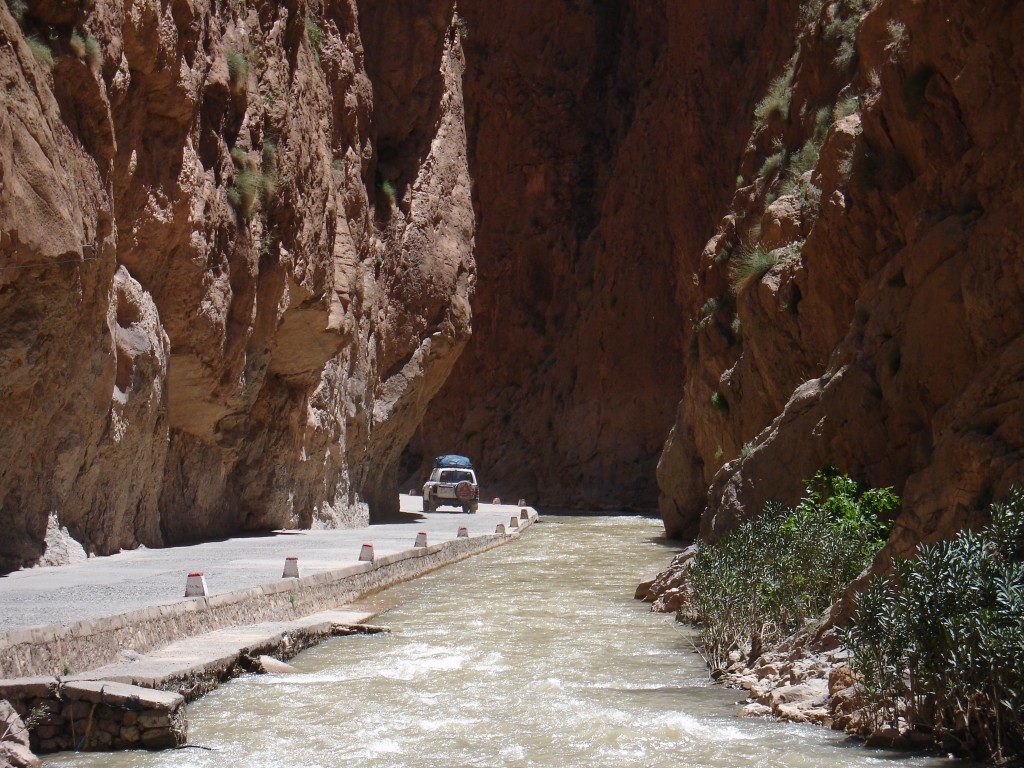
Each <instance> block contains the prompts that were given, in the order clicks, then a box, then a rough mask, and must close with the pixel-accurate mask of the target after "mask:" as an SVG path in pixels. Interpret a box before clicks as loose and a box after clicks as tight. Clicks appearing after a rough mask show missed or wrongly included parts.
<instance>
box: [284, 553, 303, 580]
mask: <svg viewBox="0 0 1024 768" xmlns="http://www.w3.org/2000/svg"><path fill="white" fill-rule="evenodd" d="M281 578H282V579H297V578H299V558H297V557H286V558H285V559H284V573H282V574H281Z"/></svg>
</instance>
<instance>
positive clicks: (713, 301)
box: [693, 296, 720, 331]
mask: <svg viewBox="0 0 1024 768" xmlns="http://www.w3.org/2000/svg"><path fill="white" fill-rule="evenodd" d="M719 309H720V302H719V301H718V298H717V297H715V296H712V297H711V298H709V299H708V300H707V301H705V302H704V303H703V304H702V305H701V308H700V312H699V313H698V314H697V317H696V318H695V319H694V320H693V328H694V330H697V331H702V330H704V329H705V328H707V326H708V323H710V322H711V318H712V317H714V315H715V313H716V312H717V311H718V310H719Z"/></svg>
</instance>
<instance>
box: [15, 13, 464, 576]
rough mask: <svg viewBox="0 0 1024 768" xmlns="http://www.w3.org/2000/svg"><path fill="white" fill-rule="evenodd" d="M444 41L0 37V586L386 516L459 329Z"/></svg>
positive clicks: (451, 113)
mask: <svg viewBox="0 0 1024 768" xmlns="http://www.w3.org/2000/svg"><path fill="white" fill-rule="evenodd" d="M453 12H454V3H453V2H452V0H422V1H421V2H416V3H413V4H409V3H398V2H373V3H362V4H357V3H355V2H344V1H342V0H338V1H336V2H328V3H326V4H324V5H317V4H306V3H304V2H298V1H297V0H296V1H293V2H286V3H269V2H267V3H223V4H222V3H216V2H214V3H210V2H202V1H201V0H195V1H190V0H175V1H174V2H171V3H159V2H136V3H132V4H121V3H119V2H109V3H103V4H91V3H90V4H84V5H83V6H82V7H80V8H79V7H78V6H77V5H68V4H63V3H54V2H46V0H33V2H29V3H27V5H26V4H24V3H8V4H7V5H6V6H3V7H0V36H2V38H3V43H4V44H3V46H2V47H0V85H2V87H3V88H4V93H3V96H2V99H3V102H4V109H3V110H0V227H2V229H0V251H2V254H3V260H2V262H0V267H2V269H0V434H2V435H3V437H2V439H0V523H2V525H3V527H4V528H5V529H6V530H7V531H8V535H7V536H6V537H5V540H4V544H3V546H2V550H0V570H2V571H7V570H10V569H13V568H17V567H19V566H21V565H23V564H27V563H31V562H33V561H34V560H35V559H36V558H38V557H39V556H40V554H41V553H42V551H43V548H44V541H43V537H44V534H45V531H46V527H47V520H48V517H50V516H51V515H52V514H54V513H55V514H56V516H57V518H58V520H59V522H60V523H61V524H63V525H66V526H67V527H68V529H69V531H70V533H71V534H72V536H74V537H75V538H77V539H79V540H80V541H81V542H82V543H83V544H84V545H85V546H86V549H87V550H89V551H94V552H97V553H106V552H112V551H116V550H117V549H118V548H121V547H130V546H135V545H137V544H139V543H143V544H146V545H159V544H167V543H173V542H178V541H184V540H194V539H199V538H203V537H210V536H216V535H223V534H226V533H230V532H233V531H237V530H240V529H256V528H268V527H278V526H309V525H347V524H358V523H361V522H365V521H366V519H367V514H368V508H369V509H370V510H377V509H379V510H386V509H388V508H389V507H391V506H396V505H397V496H396V494H395V472H396V468H397V461H398V456H399V453H400V451H401V449H402V447H403V446H404V445H405V443H406V442H407V440H408V438H409V436H410V435H411V433H412V431H413V429H414V428H415V425H416V424H417V422H418V421H419V419H420V417H421V415H422V413H423V411H424V409H425V406H426V403H427V402H428V401H429V399H430V397H431V396H432V395H433V393H434V392H435V391H436V390H437V389H438V387H439V386H440V385H441V383H442V382H443V380H444V378H445V377H446V376H447V374H448V372H449V370H450V368H451V366H452V364H453V362H454V360H455V358H456V357H457V355H458V353H459V352H460V350H461V348H462V346H463V345H464V344H465V342H466V339H467V338H468V335H469V327H470V308H469V301H470V298H471V296H472V292H473V287H474V282H475V266H474V262H473V259H472V238H473V215H472V210H471V204H470V197H469V178H468V172H467V166H466V155H465V132H464V127H463V126H464V117H463V112H462V96H461V72H462V69H463V64H462V53H461V48H460V41H459V37H458V35H457V34H456V33H455V31H454V30H453V28H452V21H453ZM28 36H31V37H34V38H35V40H34V41H33V42H32V44H31V45H30V44H29V42H28V41H27V39H26V38H27V37H28ZM396 36H399V37H401V42H402V45H400V46H395V45H394V43H395V37H396Z"/></svg>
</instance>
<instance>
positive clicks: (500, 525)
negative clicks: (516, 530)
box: [494, 523, 505, 533]
mask: <svg viewBox="0 0 1024 768" xmlns="http://www.w3.org/2000/svg"><path fill="white" fill-rule="evenodd" d="M494 532H495V533H504V532H505V524H504V523H498V524H497V525H496V526H494Z"/></svg>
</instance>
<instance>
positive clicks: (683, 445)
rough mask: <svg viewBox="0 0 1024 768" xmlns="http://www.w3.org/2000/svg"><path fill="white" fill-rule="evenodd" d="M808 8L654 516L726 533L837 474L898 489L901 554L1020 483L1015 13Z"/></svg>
mask: <svg viewBox="0 0 1024 768" xmlns="http://www.w3.org/2000/svg"><path fill="white" fill-rule="evenodd" d="M803 14H804V15H803V16H802V17H798V18H796V19H794V24H795V27H794V28H795V29H796V36H797V43H796V46H795V48H794V56H793V59H792V60H791V61H790V63H789V65H788V67H786V68H780V77H779V79H778V80H777V81H776V82H775V83H773V84H772V87H771V88H770V90H769V95H768V97H766V100H765V102H763V103H762V105H761V108H760V109H759V110H758V112H759V117H760V121H759V124H757V125H756V126H755V130H754V132H753V134H752V135H751V138H750V141H749V143H748V146H747V148H746V150H745V152H744V154H743V158H742V161H741V164H740V171H739V173H740V177H741V178H740V179H739V180H738V181H739V183H738V188H737V190H736V193H735V195H734V197H733V202H732V205H731V210H730V212H729V213H728V215H726V216H725V218H724V219H723V220H722V222H721V223H720V225H719V228H718V230H717V232H716V234H715V235H714V237H713V238H712V239H711V240H710V241H709V242H708V244H707V246H706V247H705V248H704V252H703V254H702V256H701V261H700V267H699V270H698V279H699V283H700V285H701V301H703V302H705V304H704V307H706V308H707V311H706V312H704V313H702V314H703V320H702V322H701V326H702V327H701V329H700V330H699V332H698V333H697V334H696V335H695V337H694V339H693V341H692V343H691V347H690V352H689V357H688V366H687V376H686V382H685V393H684V398H683V400H682V402H681V403H680V406H679V412H678V416H677V421H676V425H675V427H674V429H673V434H672V437H671V438H670V440H669V442H668V444H667V446H666V449H665V453H664V455H663V457H662V459H661V465H660V468H659V480H660V482H661V487H662V490H663V497H662V513H663V516H664V518H665V521H666V528H667V530H668V531H669V532H670V533H672V534H677V535H680V534H681V535H692V534H693V533H696V532H698V531H699V532H700V534H701V535H703V536H706V537H714V536H716V535H718V534H720V533H721V532H723V531H725V530H728V529H729V528H730V527H732V526H733V525H735V524H736V521H737V520H739V519H742V518H743V517H745V516H748V515H750V514H753V513H756V512H757V511H758V510H759V509H760V508H761V504H762V502H763V501H764V500H766V499H771V498H774V499H779V500H782V501H786V502H789V501H793V500H794V499H795V498H796V496H798V494H799V492H800V490H801V485H800V483H801V480H802V479H804V478H807V477H810V476H811V475H812V474H813V473H814V472H815V470H816V469H817V468H819V467H821V466H822V465H824V464H827V463H833V464H836V465H838V466H839V467H841V468H842V469H843V470H844V471H846V472H849V473H850V474H851V475H853V476H855V477H857V478H859V479H861V480H863V481H865V482H867V483H870V484H872V485H875V486H894V487H895V488H896V490H897V492H898V493H899V494H900V495H901V496H902V497H903V512H902V513H901V515H900V516H899V518H898V520H897V525H896V528H895V530H894V531H893V534H892V536H891V538H890V541H889V546H888V547H887V549H886V550H885V552H884V556H888V555H890V554H898V555H909V554H911V553H912V552H913V549H914V546H915V545H916V544H917V543H918V542H920V541H933V540H936V539H938V538H943V537H947V536H950V535H951V534H952V533H953V532H955V531H956V530H957V529H959V528H960V527H962V526H964V525H965V524H971V523H972V522H973V521H975V520H976V516H977V513H978V512H979V511H980V510H982V509H984V508H985V507H986V506H987V504H988V502H989V501H991V500H992V499H993V498H1000V497H1002V496H1005V494H1006V492H1007V490H1008V488H1009V486H1010V485H1011V484H1013V483H1015V482H1016V483H1019V482H1020V481H1021V480H1022V478H1024V427H1022V422H1021V413H1022V405H1024V403H1022V401H1021V397H1022V383H1024V314H1022V311H1024V310H1022V307H1024V301H1022V299H1024V267H1022V264H1024V259H1022V256H1024V247H1022V241H1021V237H1020V235H1019V234H1018V232H1017V229H1016V225H1015V222H1017V221H1019V220H1020V218H1021V215H1022V214H1024V185H1022V182H1021V173H1020V172H1021V162H1022V158H1024V131H1022V128H1024V111H1022V103H1021V90H1020V83H1021V79H1022V75H1024V7H1022V6H1021V5H1020V4H1019V3H1007V2H1001V1H986V2H977V3H969V4H965V3H956V2H941V1H940V2H928V3H922V2H916V1H914V0H880V1H879V2H874V3H872V2H860V1H858V0H843V1H842V2H833V3H807V4H805V6H804V9H803ZM755 262H758V263H759V266H756V265H755ZM752 266H754V267H755V268H754V269H751V267H752Z"/></svg>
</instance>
